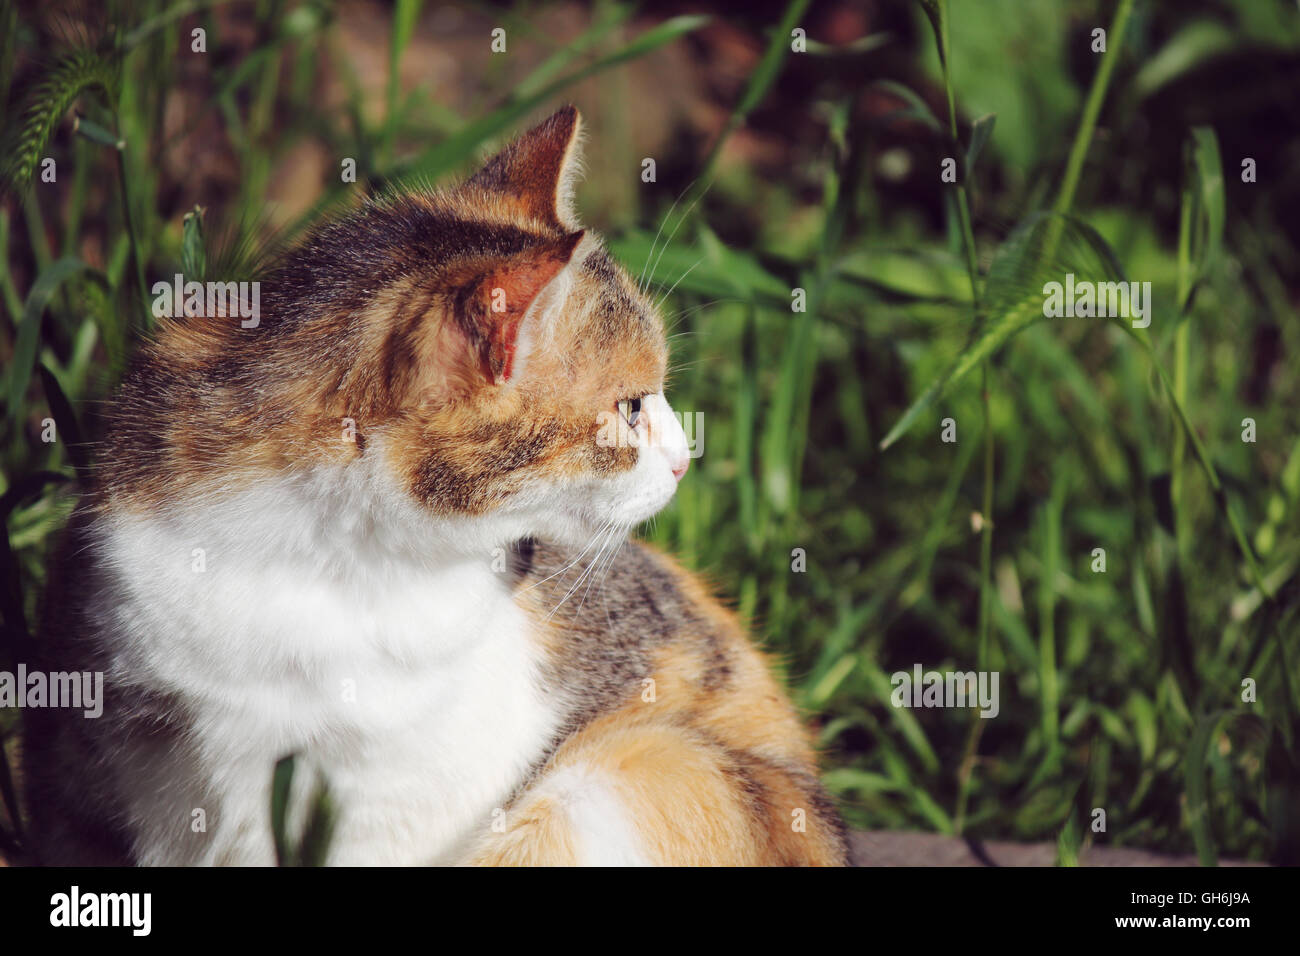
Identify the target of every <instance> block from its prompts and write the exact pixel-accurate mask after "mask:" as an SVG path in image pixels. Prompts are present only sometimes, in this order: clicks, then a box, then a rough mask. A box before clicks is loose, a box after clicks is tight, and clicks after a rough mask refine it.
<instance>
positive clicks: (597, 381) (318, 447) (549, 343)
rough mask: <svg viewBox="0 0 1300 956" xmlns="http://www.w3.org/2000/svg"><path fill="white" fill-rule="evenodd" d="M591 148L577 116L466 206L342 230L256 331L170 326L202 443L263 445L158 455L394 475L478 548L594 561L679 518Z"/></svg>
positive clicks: (645, 330)
mask: <svg viewBox="0 0 1300 956" xmlns="http://www.w3.org/2000/svg"><path fill="white" fill-rule="evenodd" d="M580 131H581V120H580V117H579V115H578V112H577V111H576V110H575V109H573V108H572V107H569V108H566V109H562V110H560V111H559V112H558V113H556V114H555V115H553V116H551V117H550V118H549V119H547V120H546V121H545V122H543V123H542V124H541V125H539V126H537V127H536V128H534V129H532V130H530V131H529V132H527V133H525V134H524V135H523V136H522V137H520V138H519V139H518V140H517V141H515V142H514V143H512V144H511V145H510V146H508V147H507V148H506V149H504V150H503V151H502V152H500V153H499V154H497V155H496V156H495V157H493V158H492V159H491V160H490V161H489V162H488V163H487V165H486V166H485V167H484V168H483V169H482V170H481V171H479V172H478V173H477V174H476V175H474V176H473V177H472V178H471V179H469V180H468V181H467V182H465V183H463V184H462V185H460V186H459V187H457V188H454V189H449V190H441V191H437V192H432V191H419V192H407V193H400V194H395V195H393V196H390V197H388V198H386V199H384V200H382V201H379V202H375V203H371V204H368V205H366V206H365V207H363V208H362V209H360V210H359V211H357V212H356V213H354V214H352V215H350V216H347V217H345V218H343V219H342V220H340V221H338V222H335V223H333V224H331V225H329V226H327V227H325V228H324V229H322V230H321V231H319V232H318V233H317V234H316V235H314V236H313V237H312V238H310V239H309V240H308V241H307V242H306V243H304V244H303V245H302V246H301V247H299V248H298V249H297V250H296V251H295V252H293V253H291V254H290V255H289V256H288V257H287V258H286V260H285V262H284V264H283V266H282V267H281V268H280V269H279V270H278V271H277V272H275V273H274V274H272V275H271V276H270V277H269V278H268V279H267V280H266V281H265V282H264V283H263V292H262V295H261V320H260V322H259V324H258V325H257V327H255V328H241V327H240V325H239V323H237V322H232V321H231V320H230V319H223V318H217V319H209V320H207V321H206V322H205V323H201V324H197V325H196V324H194V323H193V322H190V321H187V322H185V323H177V324H172V325H169V326H168V328H166V329H164V331H163V332H162V333H161V335H160V336H159V340H158V342H157V343H156V345H155V346H154V347H153V348H152V349H151V350H150V351H151V352H152V354H153V357H154V361H155V362H157V361H158V357H159V355H160V354H164V355H165V354H167V353H169V352H170V353H172V354H171V356H170V357H169V358H168V361H170V362H172V363H173V365H179V366H181V367H182V368H183V369H184V371H183V374H182V375H180V376H179V377H178V376H176V375H169V376H165V378H166V382H167V383H168V387H170V388H174V389H176V390H179V391H182V392H185V391H186V389H188V390H189V391H188V392H186V394H184V395H181V396H178V397H171V398H169V399H167V400H168V401H172V402H179V403H181V405H182V407H189V408H191V409H193V408H195V407H197V411H196V413H195V414H194V415H192V416H187V417H186V419H185V422H184V424H183V425H182V426H181V427H182V429H206V430H209V431H210V430H212V429H217V430H221V429H226V430H227V431H229V429H230V426H231V424H232V423H234V425H235V427H236V428H238V429H239V431H240V433H241V434H242V435H244V436H245V437H246V440H245V441H244V442H243V443H242V447H239V448H238V449H234V450H232V449H230V448H228V447H225V446H223V444H222V443H221V442H210V441H201V440H200V441H199V442H197V443H196V442H194V441H192V440H188V437H189V436H187V435H186V434H172V435H171V436H169V438H168V440H167V441H165V442H164V443H162V445H163V446H165V451H159V448H157V447H155V448H150V449H148V451H149V452H150V453H153V452H157V453H159V454H165V455H166V456H169V457H173V458H175V457H179V458H181V459H185V458H186V456H187V455H189V456H190V458H191V460H181V461H174V462H172V465H173V466H176V467H179V469H180V470H181V471H185V470H186V468H191V469H192V468H193V467H194V466H195V464H196V462H195V461H193V460H192V458H193V457H194V456H196V455H197V456H199V457H201V458H202V459H203V461H202V462H201V463H202V464H204V465H206V466H208V467H209V468H210V467H211V466H213V465H215V466H217V467H218V468H219V469H224V470H227V471H240V470H241V469H244V468H247V467H251V468H254V469H256V468H259V467H269V468H271V469H275V470H278V471H281V472H283V471H293V470H297V469H301V468H305V467H316V466H321V465H323V466H325V467H333V466H342V467H343V468H344V469H353V468H360V469H361V470H371V471H375V470H377V471H378V472H380V473H382V474H383V475H384V476H386V480H387V481H388V484H389V487H391V488H394V489H398V490H399V492H400V493H401V494H403V495H405V496H407V497H408V498H409V500H410V502H412V503H415V504H416V505H418V507H419V508H421V509H423V510H424V512H426V513H428V514H430V515H432V516H434V517H435V518H436V519H438V520H440V521H444V522H445V523H448V524H459V525H460V526H462V527H463V528H465V529H469V533H468V534H467V535H466V538H467V540H478V541H484V540H502V539H509V538H513V537H520V536H524V535H544V536H552V537H560V538H563V539H567V540H586V539H588V538H590V537H591V536H592V535H593V534H594V533H595V532H596V531H598V530H600V529H602V528H604V527H606V526H610V525H613V526H630V525H632V524H635V523H637V522H639V521H642V520H644V519H646V518H648V517H649V516H651V515H652V514H654V513H655V512H657V511H658V510H660V509H661V508H662V507H663V506H664V505H665V504H667V502H668V501H669V499H670V498H671V497H672V495H673V493H674V491H675V488H676V485H677V482H678V481H679V480H680V478H681V477H682V475H683V474H684V473H685V471H686V467H687V464H688V461H689V457H688V450H687V443H686V439H685V436H684V434H683V431H682V428H681V426H680V424H679V423H678V421H677V419H676V418H675V416H674V415H673V413H672V410H671V409H670V407H669V405H668V402H667V401H666V400H665V398H664V379H665V373H666V362H667V357H668V356H667V346H666V342H665V336H664V331H663V325H662V322H661V320H660V318H659V316H658V315H657V314H656V312H655V309H654V307H653V305H652V303H651V302H650V301H649V300H648V299H647V298H646V297H645V296H644V295H643V294H642V293H641V292H640V290H639V289H638V288H637V283H636V282H635V281H633V280H632V279H631V278H630V277H629V275H628V274H627V273H626V272H625V271H624V269H623V268H622V267H621V266H620V265H619V264H618V263H616V262H615V261H614V260H613V259H612V258H611V257H610V255H609V254H608V253H607V252H606V251H605V249H604V248H603V247H602V245H601V244H600V241H599V240H598V239H597V238H596V237H595V236H594V235H593V234H592V233H590V232H589V231H585V230H583V229H582V228H581V227H580V226H579V224H578V223H577V221H576V219H575V217H574V214H573V212H572V209H571V206H570V196H571V191H572V187H573V183H574V180H575V177H576V172H577V167H578V164H579V158H578V153H579V139H580ZM177 352H179V353H180V356H181V357H180V359H179V360H178V359H177V356H176V353H177ZM173 371H174V369H173ZM143 378H144V382H143V385H142V383H141V381H140V377H137V379H136V380H135V383H134V388H135V389H136V391H137V393H139V392H141V391H142V390H143V391H145V392H152V393H153V394H152V395H149V396H141V395H139V394H137V398H146V400H147V398H149V397H151V398H154V399H155V400H156V399H157V397H158V396H157V391H158V389H157V388H156V387H154V386H157V385H158V381H153V382H150V381H149V376H148V375H145V376H143ZM157 378H158V376H156V375H155V379H157ZM127 400H130V396H127ZM173 431H174V430H173ZM142 440H143V441H145V442H148V441H149V440H148V439H147V438H146V439H142ZM155 444H157V443H155ZM160 447H161V446H160ZM136 451H137V453H138V449H137V450H136ZM227 453H229V454H230V458H229V460H225V459H224V458H223V456H226V455H227ZM119 454H120V453H119ZM214 459H222V460H220V461H216V460H214ZM160 464H161V463H160ZM475 528H477V529H479V530H481V531H482V534H478V533H475V532H474V530H473V529H475Z"/></svg>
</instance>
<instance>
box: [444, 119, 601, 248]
mask: <svg viewBox="0 0 1300 956" xmlns="http://www.w3.org/2000/svg"><path fill="white" fill-rule="evenodd" d="M581 136H582V117H581V115H579V113H578V111H577V109H575V108H574V107H572V106H566V107H564V108H563V109H561V110H560V111H559V112H557V113H554V114H553V115H552V116H551V117H550V118H549V119H547V120H545V121H544V122H542V123H540V124H539V125H537V126H534V127H533V128H532V129H530V130H529V131H528V132H527V133H524V135H522V136H520V137H519V138H518V139H517V140H515V141H514V142H513V143H511V144H510V145H509V146H507V147H506V148H505V149H503V150H502V151H501V152H499V153H497V154H496V155H495V156H493V157H492V158H491V159H490V160H488V162H487V165H486V166H484V167H483V168H482V169H481V170H479V172H478V173H477V174H475V175H474V176H473V177H472V178H471V179H470V180H469V182H470V184H472V185H476V186H480V187H482V188H484V189H490V190H493V191H495V192H500V193H504V194H506V195H508V196H511V197H512V198H514V199H516V200H517V201H518V202H519V203H520V205H521V206H522V207H523V209H524V211H525V212H526V213H527V214H528V215H530V216H532V217H533V218H535V219H539V220H541V221H542V222H546V223H550V224H553V225H557V226H560V227H562V228H565V229H576V228H577V220H576V219H575V218H574V214H573V208H572V195H573V184H574V181H575V180H576V179H577V177H578V172H579V169H580V168H581V160H580V158H579V157H580V153H581V143H580V140H581Z"/></svg>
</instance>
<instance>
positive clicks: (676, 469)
mask: <svg viewBox="0 0 1300 956" xmlns="http://www.w3.org/2000/svg"><path fill="white" fill-rule="evenodd" d="M689 467H691V460H690V459H689V458H683V459H682V460H681V463H680V464H677V465H674V466H673V477H674V478H676V479H677V480H678V481H681V480H682V478H684V477H685V476H686V469H687V468H689Z"/></svg>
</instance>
